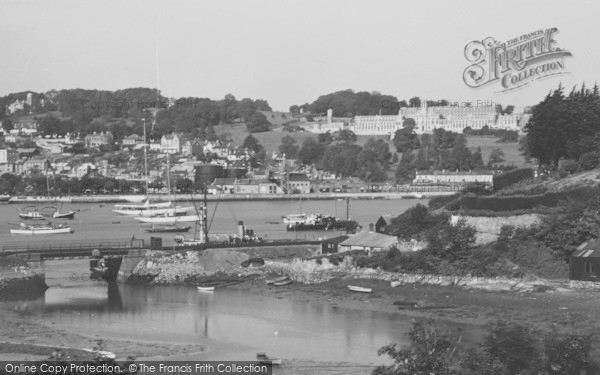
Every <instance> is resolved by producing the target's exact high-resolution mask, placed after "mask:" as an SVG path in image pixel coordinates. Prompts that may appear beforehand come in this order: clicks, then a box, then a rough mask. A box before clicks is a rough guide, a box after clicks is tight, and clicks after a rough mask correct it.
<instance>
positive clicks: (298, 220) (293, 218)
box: [283, 214, 308, 225]
mask: <svg viewBox="0 0 600 375" xmlns="http://www.w3.org/2000/svg"><path fill="white" fill-rule="evenodd" d="M307 220H308V216H307V215H306V214H289V215H286V216H284V217H283V223H284V224H287V225H295V224H304V223H306V221H307Z"/></svg>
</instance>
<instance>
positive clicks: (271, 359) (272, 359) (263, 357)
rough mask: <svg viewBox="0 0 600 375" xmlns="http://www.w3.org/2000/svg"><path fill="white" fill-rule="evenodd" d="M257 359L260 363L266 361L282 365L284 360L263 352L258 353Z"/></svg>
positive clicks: (265, 362)
mask: <svg viewBox="0 0 600 375" xmlns="http://www.w3.org/2000/svg"><path fill="white" fill-rule="evenodd" d="M256 359H258V361H259V362H260V363H264V364H267V365H268V364H271V365H280V364H281V363H282V362H283V359H281V358H277V357H270V356H268V355H267V354H266V353H263V352H259V353H256Z"/></svg>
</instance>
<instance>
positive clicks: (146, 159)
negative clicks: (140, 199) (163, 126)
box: [144, 118, 148, 197]
mask: <svg viewBox="0 0 600 375" xmlns="http://www.w3.org/2000/svg"><path fill="white" fill-rule="evenodd" d="M147 142H148V140H147V138H146V118H144V180H146V197H148V152H147V151H146V148H147V147H148V143H147Z"/></svg>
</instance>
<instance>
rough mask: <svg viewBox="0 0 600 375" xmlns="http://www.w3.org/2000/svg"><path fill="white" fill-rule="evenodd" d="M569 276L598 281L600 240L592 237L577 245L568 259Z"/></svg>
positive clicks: (574, 278)
mask: <svg viewBox="0 0 600 375" xmlns="http://www.w3.org/2000/svg"><path fill="white" fill-rule="evenodd" d="M569 278H570V279H571V280H585V281H600V240H598V239H592V240H589V241H586V242H584V243H582V244H581V245H579V247H578V248H577V250H575V252H574V253H573V255H571V258H570V259H569Z"/></svg>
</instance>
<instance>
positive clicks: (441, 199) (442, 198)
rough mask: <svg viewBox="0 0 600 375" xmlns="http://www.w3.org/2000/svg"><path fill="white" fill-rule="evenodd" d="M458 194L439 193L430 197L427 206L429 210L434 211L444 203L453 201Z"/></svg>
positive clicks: (458, 196)
mask: <svg viewBox="0 0 600 375" xmlns="http://www.w3.org/2000/svg"><path fill="white" fill-rule="evenodd" d="M460 196H461V195H460V194H452V195H439V196H437V197H433V198H431V199H430V200H429V203H428V204H427V206H428V207H429V209H430V210H432V211H435V210H437V209H440V208H443V207H444V206H445V205H446V204H448V203H450V202H453V201H455V200H456V199H457V198H460Z"/></svg>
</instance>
